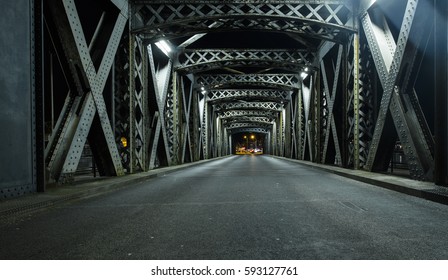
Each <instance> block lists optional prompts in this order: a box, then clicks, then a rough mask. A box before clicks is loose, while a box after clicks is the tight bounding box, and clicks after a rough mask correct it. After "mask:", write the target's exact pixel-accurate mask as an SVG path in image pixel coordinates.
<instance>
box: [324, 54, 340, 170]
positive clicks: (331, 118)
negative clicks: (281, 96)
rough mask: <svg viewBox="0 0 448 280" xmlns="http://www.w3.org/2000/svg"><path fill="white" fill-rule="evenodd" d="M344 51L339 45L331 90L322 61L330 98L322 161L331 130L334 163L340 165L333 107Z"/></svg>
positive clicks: (325, 155)
mask: <svg viewBox="0 0 448 280" xmlns="http://www.w3.org/2000/svg"><path fill="white" fill-rule="evenodd" d="M342 52H343V46H342V45H339V50H338V57H337V58H336V67H335V68H334V69H333V70H334V80H333V84H332V85H333V88H332V90H331V91H330V87H329V85H328V80H327V68H326V67H325V63H324V61H323V60H322V62H321V73H322V80H323V82H324V89H325V91H326V93H327V94H326V96H327V97H328V98H329V100H328V99H327V100H328V120H327V127H326V130H325V131H326V133H325V140H324V145H323V151H322V159H321V162H322V163H325V162H326V158H327V150H328V145H329V139H330V132H331V134H333V141H334V145H335V151H336V158H335V162H334V163H335V164H339V165H340V164H341V163H342V159H341V151H340V145H339V139H338V133H337V129H336V122H335V120H334V116H333V107H334V102H335V100H336V95H337V89H338V85H339V75H340V72H341V64H342Z"/></svg>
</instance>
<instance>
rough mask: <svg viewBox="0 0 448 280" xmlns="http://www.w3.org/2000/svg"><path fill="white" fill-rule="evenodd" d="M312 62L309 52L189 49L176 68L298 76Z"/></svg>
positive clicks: (312, 54) (192, 71)
mask: <svg viewBox="0 0 448 280" xmlns="http://www.w3.org/2000/svg"><path fill="white" fill-rule="evenodd" d="M314 59H315V52H313V51H311V50H309V49H303V50H287V49H266V50H254V49H235V50H230V49H194V50H190V49H188V50H184V51H183V52H181V53H180V54H179V64H178V65H176V66H175V69H176V70H177V71H180V72H183V73H198V72H204V71H208V70H213V69H218V68H224V67H236V66H256V67H265V68H278V69H283V70H286V71H290V72H295V73H298V72H300V71H303V70H304V69H305V68H307V67H310V66H311V63H313V61H314Z"/></svg>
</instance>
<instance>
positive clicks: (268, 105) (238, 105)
mask: <svg viewBox="0 0 448 280" xmlns="http://www.w3.org/2000/svg"><path fill="white" fill-rule="evenodd" d="M214 107H215V108H216V110H218V111H225V110H235V109H245V110H251V109H260V110H267V111H281V110H282V108H283V104H281V103H276V102H227V103H218V104H216V105H214Z"/></svg>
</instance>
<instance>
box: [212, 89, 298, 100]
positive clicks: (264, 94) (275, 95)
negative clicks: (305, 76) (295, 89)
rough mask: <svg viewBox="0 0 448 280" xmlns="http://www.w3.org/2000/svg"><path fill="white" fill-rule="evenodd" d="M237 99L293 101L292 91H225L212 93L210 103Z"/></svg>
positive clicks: (213, 91)
mask: <svg viewBox="0 0 448 280" xmlns="http://www.w3.org/2000/svg"><path fill="white" fill-rule="evenodd" d="M236 99H244V100H248V99H257V100H258V99H260V100H266V101H280V102H282V101H283V102H286V101H288V100H290V99H291V91H284V90H268V89H266V90H262V89H223V90H212V91H210V99H209V100H210V102H216V101H219V102H221V101H225V100H236Z"/></svg>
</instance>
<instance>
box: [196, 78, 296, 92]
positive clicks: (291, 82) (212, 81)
mask: <svg viewBox="0 0 448 280" xmlns="http://www.w3.org/2000/svg"><path fill="white" fill-rule="evenodd" d="M195 79H196V85H198V86H200V85H203V86H205V87H207V88H209V89H211V90H214V89H217V88H225V87H231V86H235V85H241V86H243V85H254V86H258V87H268V88H279V89H284V90H291V89H295V88H298V87H299V76H298V75H296V74H258V75H257V74H246V75H231V74H222V75H198V76H196V78H195Z"/></svg>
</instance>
